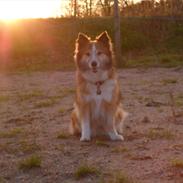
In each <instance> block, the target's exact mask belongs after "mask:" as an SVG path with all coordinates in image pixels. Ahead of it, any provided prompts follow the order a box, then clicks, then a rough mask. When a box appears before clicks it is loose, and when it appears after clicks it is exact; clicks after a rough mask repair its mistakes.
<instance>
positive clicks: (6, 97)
mask: <svg viewBox="0 0 183 183" xmlns="http://www.w3.org/2000/svg"><path fill="white" fill-rule="evenodd" d="M9 99H10V97H9V96H7V95H1V96H0V103H3V102H7V101H8V100H9Z"/></svg>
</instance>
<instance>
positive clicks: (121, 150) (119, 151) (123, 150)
mask: <svg viewBox="0 0 183 183" xmlns="http://www.w3.org/2000/svg"><path fill="white" fill-rule="evenodd" d="M111 152H113V153H124V152H129V149H128V148H126V147H115V148H113V149H112V151H111Z"/></svg>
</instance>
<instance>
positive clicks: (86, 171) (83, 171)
mask: <svg viewBox="0 0 183 183" xmlns="http://www.w3.org/2000/svg"><path fill="white" fill-rule="evenodd" d="M99 174H100V172H99V170H98V169H97V168H95V167H93V166H90V165H81V166H79V167H78V168H77V170H76V171H75V173H74V175H75V178H76V179H80V178H83V177H86V176H88V175H99Z"/></svg>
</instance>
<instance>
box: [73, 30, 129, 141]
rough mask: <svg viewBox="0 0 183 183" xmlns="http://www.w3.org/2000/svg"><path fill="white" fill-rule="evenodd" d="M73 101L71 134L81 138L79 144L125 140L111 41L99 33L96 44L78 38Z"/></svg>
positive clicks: (122, 111) (124, 113) (107, 36)
mask: <svg viewBox="0 0 183 183" xmlns="http://www.w3.org/2000/svg"><path fill="white" fill-rule="evenodd" d="M74 60H75V64H76V67H77V70H76V85H77V89H76V99H75V103H74V109H73V111H72V114H71V123H70V131H71V133H72V134H75V135H76V134H81V138H80V141H90V140H91V137H95V136H100V135H107V136H108V137H109V138H110V139H111V140H113V141H116V140H119V141H121V140H124V138H123V136H122V132H123V121H124V119H125V117H126V116H127V112H125V111H124V110H123V108H122V103H121V99H122V96H121V92H120V86H119V82H118V78H117V73H116V71H115V68H114V54H113V49H112V42H111V38H110V37H109V35H108V33H107V32H106V31H105V32H102V33H101V34H100V35H99V36H97V37H96V38H95V40H91V38H90V37H88V36H87V35H85V34H83V33H79V34H78V38H77V40H76V45H75V55H74Z"/></svg>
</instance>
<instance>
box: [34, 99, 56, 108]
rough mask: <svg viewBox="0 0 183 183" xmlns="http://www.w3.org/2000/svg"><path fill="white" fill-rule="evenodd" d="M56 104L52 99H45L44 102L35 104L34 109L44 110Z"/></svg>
mask: <svg viewBox="0 0 183 183" xmlns="http://www.w3.org/2000/svg"><path fill="white" fill-rule="evenodd" d="M55 104H56V100H54V99H47V100H44V101H39V102H37V103H36V104H35V108H44V107H51V106H53V105H55Z"/></svg>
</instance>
